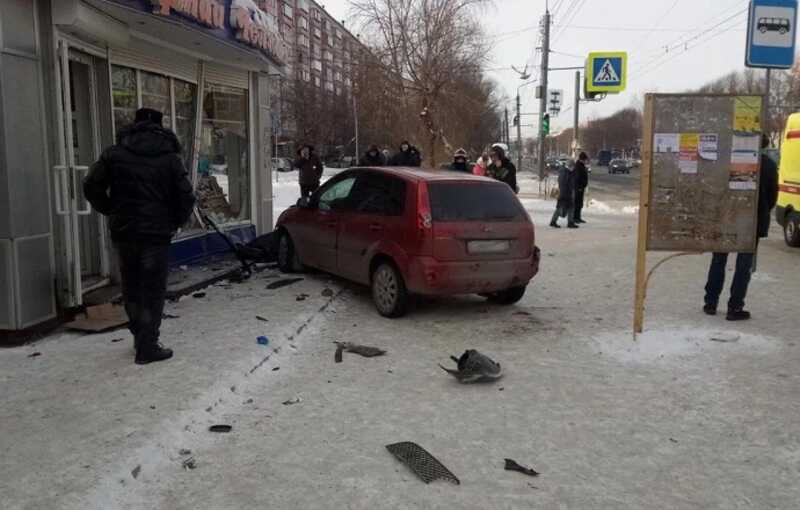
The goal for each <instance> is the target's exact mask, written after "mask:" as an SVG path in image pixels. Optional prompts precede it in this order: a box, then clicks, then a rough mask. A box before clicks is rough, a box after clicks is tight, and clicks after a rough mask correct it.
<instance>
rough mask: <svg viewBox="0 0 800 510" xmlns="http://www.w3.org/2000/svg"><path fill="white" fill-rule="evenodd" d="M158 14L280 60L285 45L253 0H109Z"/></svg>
mask: <svg viewBox="0 0 800 510" xmlns="http://www.w3.org/2000/svg"><path fill="white" fill-rule="evenodd" d="M110 1H112V2H113V3H117V4H123V5H126V6H128V7H131V8H134V9H136V10H141V11H145V12H149V13H151V14H154V15H157V16H164V17H169V18H172V19H179V20H181V21H186V22H188V23H191V24H196V25H200V26H201V27H203V28H204V29H207V30H209V31H211V32H212V33H213V34H214V35H215V36H217V37H221V38H225V39H234V40H236V41H237V42H240V43H242V44H244V45H246V46H249V47H251V48H256V49H258V50H260V51H261V52H263V53H264V54H265V55H267V56H268V57H270V58H272V59H273V60H276V61H278V62H280V63H283V62H286V59H287V55H288V48H287V45H286V43H285V42H284V41H283V38H282V37H281V35H280V32H279V30H278V25H277V22H276V21H275V17H274V16H272V15H270V14H267V13H266V12H264V11H263V10H261V9H259V8H258V6H257V5H256V4H255V2H254V1H253V0H110Z"/></svg>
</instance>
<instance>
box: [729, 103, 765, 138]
mask: <svg viewBox="0 0 800 510" xmlns="http://www.w3.org/2000/svg"><path fill="white" fill-rule="evenodd" d="M733 104H734V107H733V130H734V131H743V132H746V133H758V132H760V131H761V96H738V97H735V98H734V99H733Z"/></svg>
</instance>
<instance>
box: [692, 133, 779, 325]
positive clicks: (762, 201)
mask: <svg viewBox="0 0 800 510" xmlns="http://www.w3.org/2000/svg"><path fill="white" fill-rule="evenodd" d="M767 147H769V138H768V137H767V136H766V135H764V136H762V138H761V148H762V149H766V148H767ZM777 201H778V167H777V165H776V164H775V162H774V161H772V159H770V157H769V156H767V155H766V154H763V153H762V154H761V170H760V176H759V186H758V225H757V230H756V234H757V237H756V246H757V245H758V239H760V238H762V237H767V235H768V234H769V223H770V215H771V212H772V209H773V208H774V207H775V203H776V202H777ZM754 256H755V254H754V253H739V254H738V255H737V256H736V271H735V272H734V273H733V283H732V284H731V297H730V299H729V300H728V313H727V315H726V317H725V318H726V319H727V320H729V321H743V320H747V319H749V318H750V312H748V311H747V310H745V309H744V298H745V296H747V287H748V285H750V276H751V274H752V271H753V258H754ZM727 263H728V254H727V253H714V255H712V257H711V267H710V268H709V270H708V281H707V282H706V296H705V306H703V311H704V312H705V313H706V314H708V315H716V313H717V305H718V303H719V296H720V294H722V287H723V286H724V285H725V266H726V265H727Z"/></svg>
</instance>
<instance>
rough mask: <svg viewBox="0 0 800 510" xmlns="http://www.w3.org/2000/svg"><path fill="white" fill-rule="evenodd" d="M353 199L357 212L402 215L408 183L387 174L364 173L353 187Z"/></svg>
mask: <svg viewBox="0 0 800 510" xmlns="http://www.w3.org/2000/svg"><path fill="white" fill-rule="evenodd" d="M351 199H352V203H353V207H354V210H355V211H356V212H360V213H364V214H376V215H382V216H400V215H402V214H403V206H404V205H405V200H406V183H405V181H403V180H402V179H397V178H395V177H390V176H386V175H379V174H376V173H366V174H362V175H361V176H360V177H359V178H358V181H357V182H356V185H355V186H354V187H353V193H352V196H351Z"/></svg>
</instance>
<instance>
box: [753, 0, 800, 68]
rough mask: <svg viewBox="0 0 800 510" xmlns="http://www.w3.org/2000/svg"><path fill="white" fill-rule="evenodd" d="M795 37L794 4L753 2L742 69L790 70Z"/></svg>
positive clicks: (791, 1)
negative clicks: (744, 66) (743, 67)
mask: <svg viewBox="0 0 800 510" xmlns="http://www.w3.org/2000/svg"><path fill="white" fill-rule="evenodd" d="M796 36H797V0H752V1H751V2H750V17H749V19H748V22H747V55H746V57H745V65H746V66H747V67H768V68H774V69H790V68H791V67H792V65H794V48H795V39H796Z"/></svg>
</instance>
